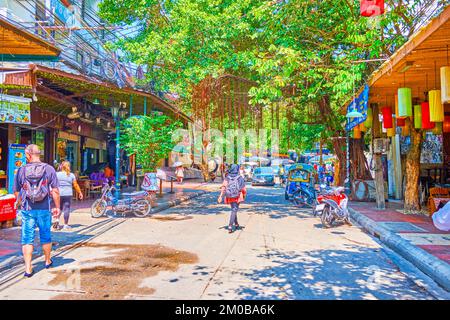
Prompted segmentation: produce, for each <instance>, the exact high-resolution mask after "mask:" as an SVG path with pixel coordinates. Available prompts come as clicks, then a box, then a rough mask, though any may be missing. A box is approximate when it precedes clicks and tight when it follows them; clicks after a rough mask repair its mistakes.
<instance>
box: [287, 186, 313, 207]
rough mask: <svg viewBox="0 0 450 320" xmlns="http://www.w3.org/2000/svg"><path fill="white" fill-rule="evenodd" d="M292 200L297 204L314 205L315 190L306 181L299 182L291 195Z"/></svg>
mask: <svg viewBox="0 0 450 320" xmlns="http://www.w3.org/2000/svg"><path fill="white" fill-rule="evenodd" d="M292 201H293V202H294V203H295V204H296V205H298V206H304V205H307V206H309V207H314V205H315V204H316V191H315V190H314V188H312V187H311V186H309V185H308V184H306V183H300V185H299V187H298V189H297V190H295V191H294V194H293V195H292Z"/></svg>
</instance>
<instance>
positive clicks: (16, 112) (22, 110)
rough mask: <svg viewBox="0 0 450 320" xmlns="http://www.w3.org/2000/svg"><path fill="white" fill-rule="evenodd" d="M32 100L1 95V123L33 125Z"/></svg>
mask: <svg viewBox="0 0 450 320" xmlns="http://www.w3.org/2000/svg"><path fill="white" fill-rule="evenodd" d="M30 103H31V99H28V98H23V97H16V96H10V95H6V94H0V122H6V123H24V124H30V123H31V112H30Z"/></svg>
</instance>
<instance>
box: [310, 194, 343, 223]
mask: <svg viewBox="0 0 450 320" xmlns="http://www.w3.org/2000/svg"><path fill="white" fill-rule="evenodd" d="M344 190H345V189H344V187H337V188H329V189H322V191H321V193H320V194H319V195H318V196H317V205H316V206H315V208H314V215H318V214H319V215H320V220H321V222H322V225H323V226H324V227H325V228H330V227H331V226H332V225H333V223H334V222H344V223H346V224H348V225H351V223H350V215H349V212H348V208H347V204H348V197H347V196H346V195H345V193H344Z"/></svg>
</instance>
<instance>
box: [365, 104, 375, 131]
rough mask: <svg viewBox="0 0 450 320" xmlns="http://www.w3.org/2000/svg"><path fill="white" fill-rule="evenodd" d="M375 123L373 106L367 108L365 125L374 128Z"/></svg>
mask: <svg viewBox="0 0 450 320" xmlns="http://www.w3.org/2000/svg"><path fill="white" fill-rule="evenodd" d="M372 123H373V112H372V108H367V118H366V121H364V127H365V128H367V129H370V128H372Z"/></svg>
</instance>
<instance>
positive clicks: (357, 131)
mask: <svg viewBox="0 0 450 320" xmlns="http://www.w3.org/2000/svg"><path fill="white" fill-rule="evenodd" d="M353 139H361V130H360V128H359V125H358V126H356V127H354V128H353Z"/></svg>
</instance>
